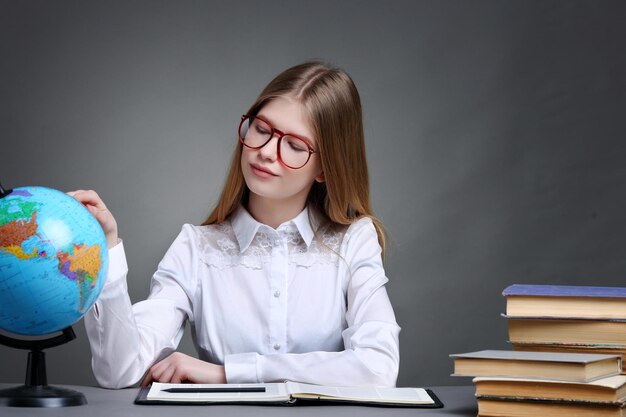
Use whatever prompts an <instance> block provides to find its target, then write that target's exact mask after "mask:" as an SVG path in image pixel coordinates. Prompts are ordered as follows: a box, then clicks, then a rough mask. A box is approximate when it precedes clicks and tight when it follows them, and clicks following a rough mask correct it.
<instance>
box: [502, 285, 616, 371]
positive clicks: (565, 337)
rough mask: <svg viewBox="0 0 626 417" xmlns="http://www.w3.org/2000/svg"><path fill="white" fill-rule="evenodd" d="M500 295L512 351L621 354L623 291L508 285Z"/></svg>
mask: <svg viewBox="0 0 626 417" xmlns="http://www.w3.org/2000/svg"><path fill="white" fill-rule="evenodd" d="M503 295H504V296H505V297H506V302H507V303H506V315H504V317H506V318H507V320H508V327H509V341H510V342H511V344H512V346H513V349H514V350H519V351H545V352H581V353H585V352H586V353H603V354H617V355H621V356H622V358H624V357H625V356H624V355H626V288H614V287H585V286H562V285H512V286H510V287H508V288H506V289H505V290H504V292H503ZM622 366H624V367H626V361H622ZM622 372H624V373H626V368H623V369H622Z"/></svg>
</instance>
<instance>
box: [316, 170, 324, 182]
mask: <svg viewBox="0 0 626 417" xmlns="http://www.w3.org/2000/svg"><path fill="white" fill-rule="evenodd" d="M315 181H317V182H324V181H326V178H324V171H322V172H320V174H319V175H318V176H317V177H315Z"/></svg>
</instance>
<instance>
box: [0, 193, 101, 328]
mask: <svg viewBox="0 0 626 417" xmlns="http://www.w3.org/2000/svg"><path fill="white" fill-rule="evenodd" d="M107 268H108V248H107V243H106V239H105V237H104V233H103V232H102V228H101V227H100V224H99V223H98V221H97V220H96V219H95V217H93V215H92V214H91V213H90V212H89V211H88V210H87V209H85V208H84V207H83V205H82V204H81V203H79V202H78V201H77V200H76V199H74V198H73V197H70V196H68V195H67V194H65V193H62V192H60V191H57V190H53V189H50V188H45V187H22V188H15V189H14V190H13V191H12V192H10V193H9V194H6V195H5V196H4V197H2V198H0V329H2V330H5V331H7V332H11V333H15V334H19V335H26V336H41V335H45V334H49V333H53V332H57V331H59V330H62V329H65V328H67V327H68V326H71V325H72V324H74V323H75V322H77V321H78V320H79V319H80V318H81V317H82V316H83V315H84V314H85V313H86V312H87V311H88V310H89V309H90V308H91V306H92V305H93V304H94V303H95V301H96V299H97V298H98V295H99V294H100V291H101V290H102V287H103V286H104V282H105V279H106V276H107Z"/></svg>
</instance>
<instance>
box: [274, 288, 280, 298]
mask: <svg viewBox="0 0 626 417" xmlns="http://www.w3.org/2000/svg"><path fill="white" fill-rule="evenodd" d="M274 297H276V298H278V297H280V291H278V290H276V291H274Z"/></svg>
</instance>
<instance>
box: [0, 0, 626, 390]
mask: <svg viewBox="0 0 626 417" xmlns="http://www.w3.org/2000/svg"><path fill="white" fill-rule="evenodd" d="M625 4H626V3H624V2H619V1H616V2H609V1H588V2H581V1H386V2H382V1H354V0H349V1H326V0H323V1H315V2H313V1H311V2H307V1H264V2H261V1H236V2H230V3H226V2H220V3H217V2H207V1H171V2H163V1H150V2H147V1H128V2H127V1H120V2H95V1H75V2H70V1H41V2H33V1H17V0H15V1H2V2H1V3H0V140H1V147H0V152H1V154H0V155H1V159H0V161H1V165H0V180H1V181H2V183H3V184H4V185H5V186H7V187H17V186H25V185H42V186H48V187H52V188H56V189H60V190H63V191H69V190H74V189H81V188H83V189H95V190H96V191H98V192H99V193H100V194H101V196H102V197H103V199H104V200H105V202H106V203H107V204H108V206H109V207H110V209H111V211H112V212H113V213H114V215H115V216H116V218H117V221H118V224H119V228H120V235H121V237H122V238H123V239H124V240H125V247H126V250H127V257H128V261H129V265H130V273H129V285H130V293H131V297H132V299H133V301H139V300H141V299H142V298H144V297H145V296H146V295H147V292H148V287H149V280H150V276H151V274H152V272H153V271H154V269H155V268H156V266H157V263H158V261H159V260H160V258H161V257H162V256H163V254H164V253H165V251H166V249H167V247H168V246H169V244H170V243H171V242H172V240H173V239H174V237H175V236H176V235H177V234H178V232H179V230H180V227H181V225H182V224H183V223H196V224H198V223H200V222H201V221H202V220H203V219H204V218H205V216H206V215H207V214H208V212H209V209H210V207H211V206H212V205H213V204H214V203H215V201H216V198H217V196H218V194H219V192H220V190H221V186H222V182H223V179H224V175H225V171H226V168H227V162H228V160H229V157H230V154H231V151H232V149H233V147H234V144H235V129H236V124H237V122H238V119H239V116H240V115H241V114H242V113H243V112H244V111H245V110H246V109H247V107H248V106H249V104H250V103H251V102H252V100H253V99H254V98H255V97H256V95H257V94H258V93H259V91H260V89H261V88H262V87H263V86H264V85H265V84H266V83H267V82H268V81H269V80H270V79H271V78H272V77H273V76H274V75H275V74H277V73H278V72H279V71H281V70H282V69H284V68H286V67H288V66H291V65H293V64H296V63H299V62H301V61H303V60H306V59H310V58H321V59H324V60H327V61H330V62H332V63H334V64H336V65H339V66H341V67H343V68H345V69H346V70H347V71H348V72H349V73H350V74H351V75H352V76H353V78H354V80H355V82H356V84H357V86H358V88H359V90H360V92H361V96H362V101H363V106H364V116H365V130H366V141H367V148H368V162H369V166H370V175H371V188H372V194H371V195H372V201H373V205H374V208H375V211H376V213H377V214H378V216H379V217H380V218H381V219H382V220H383V222H384V223H385V225H386V227H387V228H388V231H389V235H390V242H391V244H390V247H389V251H388V256H387V258H386V268H387V272H388V276H389V277H390V283H389V284H388V291H389V295H390V297H391V300H392V303H393V304H394V306H395V310H396V314H397V318H398V322H399V323H400V325H401V326H402V328H403V330H402V333H401V371H400V377H399V380H398V384H399V385H417V386H426V385H449V384H459V383H469V382H470V381H469V380H468V379H453V378H451V377H449V374H450V372H451V369H452V362H451V360H450V359H449V358H448V354H450V353H457V352H465V351H471V350H478V349H485V348H505V349H506V348H508V347H509V346H508V344H507V342H506V340H507V334H506V323H505V321H504V319H502V318H501V317H500V313H502V312H503V310H504V300H503V297H502V296H501V292H502V290H503V289H504V288H505V287H506V286H507V285H509V284H512V283H544V284H588V285H613V286H618V285H624V284H625V283H626V279H625V278H626V256H625V248H626V234H625V233H624V226H626V221H625V220H624V215H625V213H626V192H625V191H626V165H625V164H624V161H625V158H624V157H625V156H626V155H625V154H626V145H625V144H624V143H623V140H624V136H625V133H626V125H625V120H626V117H624V116H625V113H626V106H625V105H626V96H625V92H626V75H625V74H626V54H625V52H626V48H625V46H626V25H624V22H625V21H626V6H625ZM75 329H76V331H77V334H78V339H77V340H76V341H74V342H72V343H70V344H68V345H65V346H62V347H58V348H55V349H52V350H50V351H48V353H47V355H48V356H47V358H48V374H49V375H48V377H49V380H50V382H51V383H71V384H93V383H95V380H94V378H93V376H92V374H91V369H90V352H89V347H88V343H87V339H86V335H85V332H84V327H83V325H82V323H79V324H77V325H76V326H75ZM189 340H190V339H189V338H188V337H187V336H186V339H185V340H184V342H183V344H182V346H181V350H182V351H184V352H188V353H189V352H193V347H192V346H191V344H190V341H189ZM25 359H26V354H25V353H24V352H22V351H16V350H12V349H9V348H6V347H0V361H1V364H0V365H1V366H0V382H19V381H22V380H23V375H24V372H25V363H26V361H25Z"/></svg>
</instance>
